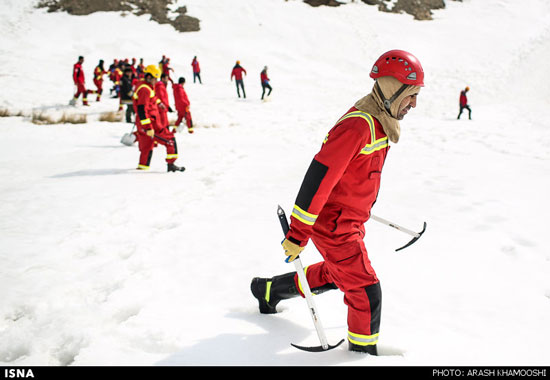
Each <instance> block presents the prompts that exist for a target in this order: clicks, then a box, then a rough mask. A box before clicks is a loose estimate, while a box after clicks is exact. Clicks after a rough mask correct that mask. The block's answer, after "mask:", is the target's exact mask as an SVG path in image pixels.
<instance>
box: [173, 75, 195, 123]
mask: <svg viewBox="0 0 550 380" xmlns="http://www.w3.org/2000/svg"><path fill="white" fill-rule="evenodd" d="M184 84H185V78H183V77H180V78H179V79H178V83H177V84H174V83H172V90H173V91H174V102H175V103H176V111H177V112H178V120H176V124H175V125H176V127H179V125H180V123H181V121H182V120H183V119H185V123H186V124H187V131H188V132H189V133H193V120H192V118H191V112H190V111H189V106H190V105H191V102H190V101H189V98H188V97H187V93H186V92H185V89H184V88H183V86H184Z"/></svg>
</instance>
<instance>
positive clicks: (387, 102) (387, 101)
mask: <svg viewBox="0 0 550 380" xmlns="http://www.w3.org/2000/svg"><path fill="white" fill-rule="evenodd" d="M408 86H409V85H407V84H403V85H402V86H401V87H400V88H399V90H397V91H396V92H395V94H393V96H392V97H391V98H389V99H386V98H385V97H384V93H383V92H382V89H381V88H380V85H379V84H378V81H376V83H375V85H374V87H375V88H376V91H377V92H378V95H379V96H380V99H382V103H383V104H384V108H386V111H388V113H389V114H390V116H391V111H390V108H391V105H392V103H393V102H394V101H395V99H397V98H398V97H399V95H401V94H402V93H403V91H405V89H406V88H407V87H408Z"/></svg>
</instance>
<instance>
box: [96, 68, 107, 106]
mask: <svg viewBox="0 0 550 380" xmlns="http://www.w3.org/2000/svg"><path fill="white" fill-rule="evenodd" d="M105 74H107V71H105V69H104V68H103V60H102V59H100V60H99V63H98V64H97V66H96V67H95V69H94V84H95V87H96V91H95V93H96V94H97V98H96V101H98V102H99V101H100V100H101V94H102V93H103V75H105Z"/></svg>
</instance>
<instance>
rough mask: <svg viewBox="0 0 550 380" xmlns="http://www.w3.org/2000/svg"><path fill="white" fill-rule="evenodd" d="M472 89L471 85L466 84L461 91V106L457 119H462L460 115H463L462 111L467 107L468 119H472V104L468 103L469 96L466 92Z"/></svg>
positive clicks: (459, 101) (459, 102) (459, 103)
mask: <svg viewBox="0 0 550 380" xmlns="http://www.w3.org/2000/svg"><path fill="white" fill-rule="evenodd" d="M468 91H470V87H468V86H466V88H465V89H464V90H462V91H460V98H459V99H458V106H459V107H460V112H459V113H458V117H457V120H458V119H460V115H462V111H463V110H464V109H465V108H466V109H467V110H468V119H470V120H472V110H471V109H470V105H469V104H468V97H467V96H466V93H467V92H468Z"/></svg>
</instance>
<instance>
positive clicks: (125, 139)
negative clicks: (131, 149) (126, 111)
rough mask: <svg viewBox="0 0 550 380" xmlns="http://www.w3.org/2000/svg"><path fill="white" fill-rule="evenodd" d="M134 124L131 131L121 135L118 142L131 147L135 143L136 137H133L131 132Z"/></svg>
mask: <svg viewBox="0 0 550 380" xmlns="http://www.w3.org/2000/svg"><path fill="white" fill-rule="evenodd" d="M135 126H136V125H135V124H134V125H133V126H132V130H131V131H130V133H125V134H124V135H122V138H121V139H120V142H121V143H123V144H124V145H127V146H132V145H134V143H135V142H136V135H134V134H133V133H132V132H133V131H134V128H135Z"/></svg>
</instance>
